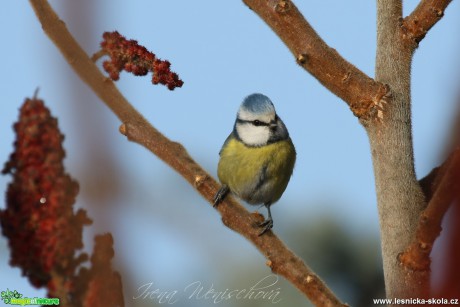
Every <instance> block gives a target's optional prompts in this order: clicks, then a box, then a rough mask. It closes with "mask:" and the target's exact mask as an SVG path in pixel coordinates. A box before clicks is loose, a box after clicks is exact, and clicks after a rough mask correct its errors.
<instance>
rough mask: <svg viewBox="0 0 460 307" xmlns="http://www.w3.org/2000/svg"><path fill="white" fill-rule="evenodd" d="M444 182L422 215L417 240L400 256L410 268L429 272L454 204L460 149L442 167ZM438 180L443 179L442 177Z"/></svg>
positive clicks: (440, 169)
mask: <svg viewBox="0 0 460 307" xmlns="http://www.w3.org/2000/svg"><path fill="white" fill-rule="evenodd" d="M438 172H439V175H440V176H441V178H440V179H435V180H434V181H433V182H434V183H435V185H436V186H437V187H436V190H435V192H434V194H433V196H432V197H431V199H430V201H429V203H428V206H427V207H426V209H425V210H423V212H422V213H421V215H420V221H419V224H418V227H417V232H416V235H415V240H414V241H413V242H412V243H411V244H410V245H409V246H408V248H407V249H406V250H405V251H404V252H403V253H402V254H400V255H399V260H400V261H401V263H402V264H403V265H404V266H406V267H407V268H409V269H411V270H415V271H428V270H429V268H430V262H431V261H430V253H431V249H432V248H433V243H434V241H435V240H436V238H437V237H438V236H439V234H440V232H441V230H442V229H441V222H442V219H443V217H444V214H445V213H446V211H447V209H448V208H449V206H450V204H451V203H452V202H453V201H454V197H455V193H456V191H458V189H459V188H460V187H459V183H460V182H459V179H460V149H457V150H455V151H454V152H453V153H452V155H451V157H450V158H449V159H448V162H447V163H446V164H445V165H443V166H441V167H440V168H439V171H438ZM439 175H438V176H436V177H440V176H439Z"/></svg>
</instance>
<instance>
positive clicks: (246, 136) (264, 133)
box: [236, 124, 270, 146]
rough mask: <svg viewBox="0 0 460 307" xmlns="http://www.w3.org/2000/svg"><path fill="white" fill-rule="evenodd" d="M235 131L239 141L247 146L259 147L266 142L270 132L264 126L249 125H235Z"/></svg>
mask: <svg viewBox="0 0 460 307" xmlns="http://www.w3.org/2000/svg"><path fill="white" fill-rule="evenodd" d="M236 131H237V132H238V135H239V136H240V139H241V140H242V141H243V143H245V144H246V145H249V146H261V145H265V144H267V142H268V139H269V137H270V130H269V129H268V127H266V126H258V127H256V126H253V125H250V124H243V125H237V126H236Z"/></svg>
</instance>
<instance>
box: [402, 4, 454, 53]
mask: <svg viewBox="0 0 460 307" xmlns="http://www.w3.org/2000/svg"><path fill="white" fill-rule="evenodd" d="M451 1H452V0H422V1H420V3H419V5H418V6H417V7H416V8H415V9H414V11H413V12H412V13H411V14H410V15H409V16H407V17H406V18H404V20H403V22H402V30H403V34H405V35H406V37H407V38H409V39H411V40H412V41H413V42H414V43H415V44H414V48H415V47H417V46H418V43H419V42H420V41H421V40H422V39H423V38H424V37H425V35H426V34H427V33H428V31H429V30H430V29H431V28H432V27H433V26H434V25H435V24H436V23H437V22H438V21H439V20H440V19H441V18H442V16H444V11H445V9H446V8H447V6H448V5H449V3H450V2H451Z"/></svg>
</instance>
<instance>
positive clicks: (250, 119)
mask: <svg viewBox="0 0 460 307" xmlns="http://www.w3.org/2000/svg"><path fill="white" fill-rule="evenodd" d="M234 133H235V135H236V137H237V138H239V139H240V140H241V141H242V142H243V143H244V144H246V145H248V146H264V145H267V144H270V143H274V142H277V141H281V140H285V139H287V138H289V133H288V131H287V129H286V126H285V125H284V123H283V121H282V120H281V119H280V118H279V117H278V115H277V114H276V112H275V107H274V106H273V103H272V102H271V100H270V98H268V97H267V96H265V95H262V94H252V95H249V96H247V97H246V98H245V99H244V101H243V103H242V104H241V106H240V109H239V110H238V114H237V117H236V121H235V126H234Z"/></svg>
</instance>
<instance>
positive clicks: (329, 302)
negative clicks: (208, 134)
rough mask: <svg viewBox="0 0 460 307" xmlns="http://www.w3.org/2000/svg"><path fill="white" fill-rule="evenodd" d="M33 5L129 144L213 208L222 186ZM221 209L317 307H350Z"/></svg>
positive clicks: (247, 219) (243, 214)
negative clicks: (164, 166)
mask: <svg viewBox="0 0 460 307" xmlns="http://www.w3.org/2000/svg"><path fill="white" fill-rule="evenodd" d="M30 3H31V5H32V7H33V8H34V10H35V13H36V15H37V17H38V19H39V20H40V22H41V24H42V27H43V30H44V31H45V33H46V34H47V35H48V36H49V38H50V39H51V40H52V41H53V42H54V44H55V45H56V46H57V47H58V48H59V50H60V51H61V53H62V54H63V55H64V57H65V59H66V60H67V62H68V63H69V65H70V66H71V67H72V68H73V69H74V70H75V72H76V73H77V74H78V75H79V76H80V78H81V79H82V80H83V81H84V82H85V83H86V84H88V85H89V86H90V87H91V88H92V89H93V91H94V92H95V93H96V94H97V95H98V96H99V98H101V100H102V101H104V103H105V104H106V105H107V106H108V107H109V108H110V109H111V110H112V111H113V112H114V113H115V114H116V115H117V116H118V118H119V119H120V120H121V121H122V122H123V124H122V125H121V127H120V132H121V133H123V134H124V135H126V136H127V137H128V139H129V140H131V141H134V142H137V143H139V144H141V145H142V146H144V147H146V148H147V149H149V150H150V151H151V152H152V153H154V154H155V155H157V156H158V157H159V158H160V159H161V160H163V161H164V162H165V163H167V164H168V165H169V166H171V167H172V168H173V169H174V170H176V171H177V172H178V173H180V174H181V175H182V176H183V177H184V178H185V179H186V180H187V181H188V182H189V183H190V184H192V185H193V186H194V187H195V188H196V190H197V191H198V192H199V193H200V194H201V195H202V196H203V197H204V198H205V199H206V200H207V201H208V202H209V203H211V204H212V201H213V196H214V194H215V193H216V192H217V189H218V186H219V185H218V183H217V182H216V181H215V180H214V179H213V178H211V176H209V175H208V174H207V173H206V172H205V171H204V170H203V169H202V168H201V166H200V165H198V164H197V163H196V162H195V161H194V160H193V159H192V158H191V157H190V156H189V155H188V153H187V151H186V150H185V149H184V147H183V146H182V145H180V144H179V143H175V142H172V141H170V140H169V139H168V138H166V137H165V136H163V135H162V134H161V133H160V132H159V131H158V130H156V129H155V128H154V127H153V126H152V125H150V124H149V123H148V122H147V121H146V120H145V119H144V118H143V117H142V115H141V114H139V113H138V112H137V111H136V110H135V109H134V108H133V107H132V106H131V105H130V104H129V103H128V101H127V100H126V99H125V98H124V97H123V96H122V95H121V93H120V92H119V91H118V90H117V88H116V87H115V85H114V84H113V82H112V81H110V80H109V79H108V78H106V77H105V76H104V75H103V74H102V73H101V72H100V71H99V69H98V68H97V66H96V65H94V63H93V62H92V61H91V59H90V58H89V57H88V55H87V54H86V53H85V52H84V51H83V50H82V48H81V47H80V46H79V44H78V43H77V42H76V41H75V39H74V38H73V37H72V35H71V34H70V33H69V32H68V30H67V28H66V26H65V24H64V22H63V21H61V20H60V19H59V17H58V16H57V15H56V13H55V12H54V11H53V9H52V8H51V7H50V5H49V4H48V2H47V1H46V0H30ZM218 211H219V213H220V214H221V216H222V221H223V223H224V224H225V225H226V226H227V227H229V228H230V229H232V230H234V231H236V232H238V233H240V234H241V235H243V236H244V237H245V238H247V239H248V240H249V241H251V242H252V243H253V244H254V245H255V246H256V247H257V248H258V249H259V251H260V252H261V253H262V254H263V255H264V256H265V257H266V258H267V265H268V266H270V268H271V270H272V271H273V272H274V273H276V274H279V275H282V276H284V277H285V278H286V279H287V280H289V281H290V282H291V283H292V284H293V285H294V286H296V287H297V288H298V289H299V290H300V291H301V292H303V293H304V294H305V295H306V296H307V297H308V298H309V299H310V300H311V301H312V302H313V303H314V304H315V305H319V306H345V305H344V304H342V303H341V302H340V301H339V300H338V298H336V297H335V295H334V294H333V293H332V292H331V290H329V288H328V287H327V286H326V285H325V284H324V282H323V281H322V280H321V279H320V278H319V277H318V276H317V275H316V274H315V273H313V272H312V271H311V270H310V268H309V267H308V266H307V265H305V263H304V262H303V261H302V260H301V259H300V258H299V257H298V256H296V255H295V254H294V253H293V252H292V251H290V250H289V249H288V248H287V247H286V246H285V245H284V244H283V242H282V241H281V240H280V239H279V238H278V237H277V236H276V235H275V234H273V233H272V232H269V233H267V234H266V235H264V236H258V233H259V229H258V227H256V224H257V223H258V222H260V221H261V219H262V217H261V216H260V215H259V214H251V213H249V212H248V211H247V210H246V209H244V208H243V207H242V206H241V205H240V204H239V203H238V202H236V201H235V200H234V199H233V198H232V197H227V198H226V200H225V201H224V202H223V203H221V204H220V205H219V206H218Z"/></svg>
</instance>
